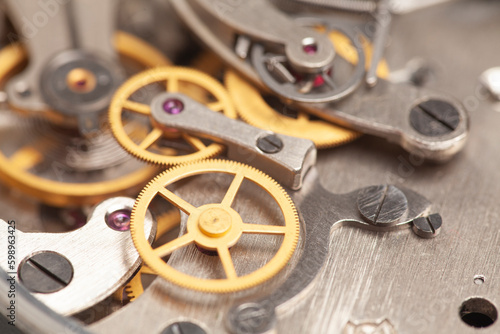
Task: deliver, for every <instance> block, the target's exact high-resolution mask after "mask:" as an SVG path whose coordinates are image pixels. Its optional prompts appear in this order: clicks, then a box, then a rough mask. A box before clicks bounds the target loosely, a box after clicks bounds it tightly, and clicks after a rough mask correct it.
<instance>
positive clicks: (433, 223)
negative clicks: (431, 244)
mask: <svg viewBox="0 0 500 334" xmlns="http://www.w3.org/2000/svg"><path fill="white" fill-rule="evenodd" d="M442 224H443V219H442V218H441V215H440V214H439V213H435V214H432V215H430V216H429V217H420V218H417V219H415V220H414V221H413V226H412V229H413V232H415V234H416V235H418V236H419V237H422V238H434V237H435V236H437V235H438V234H439V232H440V231H441V225H442Z"/></svg>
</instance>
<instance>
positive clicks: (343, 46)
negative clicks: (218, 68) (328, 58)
mask: <svg viewBox="0 0 500 334" xmlns="http://www.w3.org/2000/svg"><path fill="white" fill-rule="evenodd" d="M317 29H320V28H317ZM328 36H329V38H330V40H331V42H332V43H333V44H335V49H336V50H337V52H338V54H339V55H340V56H341V57H343V58H344V59H346V60H347V61H348V62H349V63H352V64H356V63H357V62H358V59H357V53H356V52H355V50H354V47H353V46H352V45H351V44H350V41H349V39H348V38H347V37H345V36H344V35H342V34H341V33H340V32H338V31H332V32H330V33H329V34H328ZM361 42H362V45H363V49H364V52H365V54H366V55H367V64H366V67H367V68H368V67H369V66H370V63H369V60H370V59H371V55H372V52H373V50H372V45H371V44H370V43H369V41H368V40H366V39H364V38H363V39H362V41H361ZM377 74H378V76H380V77H381V78H387V76H388V75H389V69H388V67H387V63H386V62H385V61H384V60H383V61H381V62H380V64H379V66H378V68H377ZM224 83H225V85H226V88H227V90H228V92H229V95H230V96H231V98H232V100H233V103H234V105H235V107H236V111H237V112H238V115H239V116H240V117H241V118H242V119H243V120H244V121H245V122H247V123H248V124H251V125H253V126H255V127H258V128H261V129H266V130H270V131H273V132H276V133H281V134H284V135H289V136H294V137H299V138H306V139H310V140H312V141H313V142H314V144H315V145H316V147H317V148H319V149H323V148H329V147H334V146H339V145H342V144H346V143H348V142H350V141H353V140H354V139H356V138H358V137H359V136H360V135H361V134H360V133H358V132H356V131H353V130H349V129H346V128H343V127H340V126H338V125H334V124H332V123H329V122H327V121H323V120H314V119H311V116H310V115H309V114H308V113H307V112H305V111H303V110H298V111H297V118H293V117H288V116H286V115H284V114H283V113H280V112H278V111H276V110H275V109H274V108H273V107H272V106H270V105H269V103H268V102H266V100H265V99H264V97H263V96H262V95H261V93H260V91H259V90H258V89H257V88H256V87H254V86H253V85H252V84H250V83H249V82H247V81H245V80H244V79H243V78H242V77H241V76H240V75H238V74H237V73H236V72H234V71H233V70H228V71H227V72H226V74H225V77H224Z"/></svg>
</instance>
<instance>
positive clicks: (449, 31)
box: [91, 1, 500, 334]
mask: <svg viewBox="0 0 500 334" xmlns="http://www.w3.org/2000/svg"><path fill="white" fill-rule="evenodd" d="M499 13H500V3H498V2H494V1H474V2H465V1H457V2H451V3H446V4H443V5H439V6H436V7H432V8H428V9H425V10H422V11H416V12H413V13H410V14H408V15H404V16H398V17H396V18H394V21H393V29H392V34H391V44H390V45H389V47H388V49H387V52H386V57H387V59H388V62H389V64H390V65H391V67H393V68H400V67H403V66H404V65H405V64H406V62H407V61H408V60H409V59H412V58H413V57H421V58H424V59H425V60H426V61H428V62H429V64H430V65H431V67H432V69H433V70H434V75H433V76H432V80H431V81H430V82H429V83H428V86H429V88H435V89H440V90H446V91H448V92H451V93H452V94H454V95H455V96H456V97H457V98H458V99H459V100H460V101H461V102H462V103H463V104H464V106H465V108H467V110H468V112H469V113H470V115H471V128H470V140H469V142H468V143H467V144H466V146H465V148H464V150H463V152H461V153H459V154H458V155H457V156H456V157H454V158H453V159H452V160H451V161H450V162H449V163H447V164H441V165H435V164H428V163H424V162H423V161H422V160H421V159H419V158H418V157H416V156H413V155H410V154H409V153H406V152H404V151H403V150H402V149H400V148H398V147H396V146H395V145H392V144H389V143H387V142H385V141H383V140H381V139H377V138H375V137H369V136H366V137H364V138H362V139H360V140H358V141H356V142H354V143H351V144H348V145H346V146H343V147H339V148H335V149H331V150H327V151H322V152H320V153H319V155H318V163H317V169H318V172H319V177H320V179H321V181H322V183H323V186H324V187H325V188H326V189H327V190H329V191H332V192H336V193H342V192H348V191H350V190H352V189H356V188H361V187H365V186H368V185H373V184H383V183H393V184H396V185H398V186H404V187H406V188H409V189H412V190H414V191H417V192H419V193H420V194H422V195H424V196H426V197H427V198H429V199H430V200H431V201H432V202H433V211H434V212H439V213H441V215H442V217H443V227H442V229H441V233H440V235H439V236H437V237H436V238H434V239H429V240H428V239H422V238H419V237H418V236H416V235H415V234H414V233H413V232H412V231H411V230H409V229H407V230H400V231H394V232H391V233H381V232H379V233H377V232H373V231H365V230H362V229H357V228H354V227H342V228H340V229H337V230H335V231H333V232H332V233H331V234H330V251H329V254H328V258H327V262H326V264H325V265H324V266H323V269H322V271H321V273H320V276H319V277H318V278H317V281H316V284H315V285H314V287H313V288H312V289H310V290H309V291H307V293H305V294H303V295H302V298H301V299H300V301H299V302H295V303H294V304H293V305H289V306H288V307H287V309H286V310H281V311H280V312H279V313H278V323H277V326H278V327H277V332H278V333H304V332H307V333H342V331H343V330H344V329H345V330H346V333H347V332H348V331H351V330H352V328H353V327H355V326H356V325H355V324H359V323H364V324H366V328H375V327H376V326H377V324H384V326H385V327H384V328H391V331H393V332H396V333H412V334H413V333H476V332H477V331H478V330H477V329H475V328H473V327H470V326H468V325H466V324H465V323H464V322H462V321H461V319H460V316H459V307H460V305H461V303H462V302H463V301H464V300H466V299H467V298H469V297H472V296H478V297H483V298H486V299H488V300H489V301H491V302H492V303H493V304H494V305H496V306H497V307H499V306H500V287H499V278H498V277H499V269H500V265H499V264H500V258H499V257H500V228H499V223H498V218H499V216H500V207H499V206H498V196H499V195H500V173H499V172H498V164H499V163H500V157H499V156H498V149H497V146H498V144H497V143H498V140H499V138H498V137H499V136H500V135H499V133H498V130H497V128H498V125H499V124H500V113H499V112H498V111H496V110H495V109H494V108H495V105H494V104H493V103H492V101H491V100H489V98H488V97H487V95H485V94H482V93H481V91H480V89H479V85H478V81H477V78H478V76H479V75H480V74H481V73H482V72H483V71H484V70H485V69H487V68H490V67H493V66H498V54H499V53H500V45H499V44H498V43H495V42H493V41H496V40H498V36H499V32H500V21H499V20H498V14H499ZM416 27H418V28H416ZM300 247H301V246H300V245H299V252H300ZM294 264H295V262H294V261H292V262H291V265H292V266H293V265H294ZM475 275H483V276H484V283H483V284H481V285H478V284H475V282H474V277H475ZM269 289H271V288H269ZM269 289H268V288H267V286H265V287H261V288H260V289H259V290H260V291H258V292H260V293H253V292H252V291H251V292H248V295H247V296H238V297H236V296H215V295H202V294H197V293H188V292H183V291H179V289H176V288H175V287H172V286H170V285H169V284H168V283H166V282H164V281H162V280H159V279H157V280H155V281H154V283H153V284H152V285H151V287H150V288H149V289H147V290H146V292H145V294H144V295H143V296H141V297H140V298H139V299H138V300H136V301H135V302H134V303H139V305H138V306H140V307H137V308H136V310H139V311H138V312H136V313H132V312H130V311H129V310H130V307H131V306H132V304H131V305H129V306H127V307H125V308H123V309H122V310H121V311H119V312H117V313H116V314H114V315H112V316H111V317H109V318H107V319H104V321H102V322H100V323H97V324H94V325H93V326H91V329H94V330H96V331H98V332H107V333H108V332H109V333H119V332H121V331H122V330H123V329H128V330H131V331H132V332H133V330H134V329H148V330H149V331H150V332H151V333H155V332H160V331H161V330H162V329H163V328H164V327H165V326H166V325H167V324H168V323H171V322H173V321H175V320H179V319H187V320H189V319H191V320H193V321H195V322H197V323H198V324H202V325H203V327H204V328H206V329H207V331H208V333H220V332H223V331H226V329H227V327H226V324H225V319H224V314H225V312H226V311H227V309H228V305H227V304H228V303H229V302H230V299H233V301H235V300H237V299H241V300H255V299H257V298H258V295H259V294H260V295H266V292H267V291H269ZM187 296H190V297H187ZM160 316H161V320H160V321H155V322H151V319H153V318H155V317H160ZM381 326H382V325H381ZM499 331H500V323H499V322H498V321H497V322H496V323H495V324H493V325H492V326H490V327H488V328H485V329H482V330H481V333H497V332H499Z"/></svg>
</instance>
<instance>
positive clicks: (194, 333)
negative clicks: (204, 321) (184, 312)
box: [161, 321, 207, 334]
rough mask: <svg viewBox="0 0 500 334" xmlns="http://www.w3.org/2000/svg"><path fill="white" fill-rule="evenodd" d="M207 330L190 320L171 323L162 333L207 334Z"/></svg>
mask: <svg viewBox="0 0 500 334" xmlns="http://www.w3.org/2000/svg"><path fill="white" fill-rule="evenodd" d="M206 333H207V332H206V331H205V330H204V329H203V328H201V327H200V326H198V325H196V324H194V323H192V322H188V321H182V322H176V323H173V324H172V325H169V326H168V327H167V328H165V330H164V331H163V332H161V334H206Z"/></svg>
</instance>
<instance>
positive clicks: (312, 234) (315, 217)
mask: <svg viewBox="0 0 500 334" xmlns="http://www.w3.org/2000/svg"><path fill="white" fill-rule="evenodd" d="M371 189H373V188H365V189H359V190H357V191H354V192H351V193H347V194H342V195H339V194H333V193H331V192H329V191H327V190H325V189H324V188H323V187H322V185H321V184H320V181H319V177H318V174H317V171H316V168H313V169H311V171H310V172H309V173H308V175H307V177H306V178H305V180H304V186H303V188H302V189H301V190H300V191H298V192H292V193H291V197H292V199H293V200H294V202H295V204H296V205H297V207H298V209H299V212H300V214H301V216H302V218H303V219H304V222H305V224H304V234H305V237H304V238H305V240H304V244H303V248H302V254H301V257H300V260H299V261H298V263H297V265H296V266H295V267H294V268H293V271H292V272H291V274H290V275H289V276H288V278H287V280H286V281H285V282H284V283H283V284H282V285H281V286H280V287H278V288H277V289H276V290H274V291H273V293H272V294H271V295H269V296H266V297H264V298H263V299H262V300H261V301H256V302H255V303H256V304H257V305H259V304H261V303H263V305H269V304H270V305H273V306H274V308H278V307H280V306H281V305H284V304H289V303H292V301H293V298H294V297H296V296H299V295H300V294H301V293H302V292H304V291H307V288H308V287H309V286H310V285H311V284H313V282H314V280H315V278H316V276H317V275H318V273H319V272H320V270H321V268H322V267H323V265H324V263H325V261H326V259H327V255H328V252H329V249H330V246H329V242H330V237H329V236H330V233H331V231H332V230H334V229H336V228H339V227H341V226H355V227H359V228H363V229H367V230H371V231H380V232H387V231H391V230H397V229H401V228H409V227H411V222H412V221H413V220H414V219H416V218H418V217H421V216H423V215H426V214H428V213H429V210H430V202H429V201H428V200H427V199H426V198H424V197H423V196H421V195H419V194H418V193H416V192H414V191H411V190H409V189H400V191H401V193H402V194H403V195H404V196H405V198H406V199H407V203H408V208H407V210H408V214H407V216H406V218H404V219H401V220H400V221H399V222H398V223H397V224H395V225H392V226H391V225H390V224H389V225H372V224H369V223H366V222H365V219H364V217H362V215H361V214H360V212H359V211H358V207H357V203H358V198H360V197H361V198H362V197H363V194H364V193H366V192H367V191H370V190H371ZM277 311H278V310H277ZM277 311H276V312H277ZM240 312H241V311H240V308H238V306H236V307H235V308H233V309H232V310H231V311H230V314H229V315H228V317H229V319H232V318H235V317H237V314H238V313H240ZM232 313H236V314H232ZM268 321H270V322H271V321H275V319H269V320H268ZM268 327H269V326H264V325H263V324H259V327H257V328H253V329H252V330H251V331H248V333H265V332H266V331H265V330H264V331H262V330H261V328H264V329H266V330H268V329H269V328H268ZM232 331H233V332H234V333H237V328H232Z"/></svg>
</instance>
